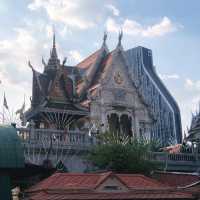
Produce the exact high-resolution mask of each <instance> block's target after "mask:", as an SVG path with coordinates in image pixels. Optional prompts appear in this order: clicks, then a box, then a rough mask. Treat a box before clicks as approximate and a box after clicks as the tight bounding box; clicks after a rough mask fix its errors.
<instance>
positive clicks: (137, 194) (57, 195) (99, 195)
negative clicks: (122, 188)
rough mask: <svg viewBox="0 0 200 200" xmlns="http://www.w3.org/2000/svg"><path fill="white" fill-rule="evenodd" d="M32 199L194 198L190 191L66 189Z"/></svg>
mask: <svg viewBox="0 0 200 200" xmlns="http://www.w3.org/2000/svg"><path fill="white" fill-rule="evenodd" d="M29 199H30V200H38V199H42V200H56V199H59V200H72V199H73V200H84V199H88V200H96V199H102V200H104V199H105V200H109V199H116V200H117V199H194V198H193V196H192V195H191V194H189V193H184V192H177V191H169V190H163V191H144V190H140V191H130V192H119V193H108V192H106V193H105V192H104V193H103V192H95V193H92V192H86V193H67V192H64V191H42V192H40V193H38V194H36V195H33V196H32V197H31V198H29Z"/></svg>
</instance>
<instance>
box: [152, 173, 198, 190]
mask: <svg viewBox="0 0 200 200" xmlns="http://www.w3.org/2000/svg"><path fill="white" fill-rule="evenodd" d="M155 178H156V179H157V180H158V181H160V182H162V183H164V184H167V185H169V186H175V187H181V186H186V185H189V184H192V183H195V182H197V181H200V177H199V176H198V175H193V174H186V173H173V172H172V173H170V172H166V173H163V172H157V173H155Z"/></svg>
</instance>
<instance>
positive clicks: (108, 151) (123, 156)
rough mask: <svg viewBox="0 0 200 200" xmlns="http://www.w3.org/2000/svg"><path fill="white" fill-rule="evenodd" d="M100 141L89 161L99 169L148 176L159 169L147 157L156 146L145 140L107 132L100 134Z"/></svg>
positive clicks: (91, 152) (91, 153) (92, 151)
mask: <svg viewBox="0 0 200 200" xmlns="http://www.w3.org/2000/svg"><path fill="white" fill-rule="evenodd" d="M98 139H99V145H97V146H95V147H94V148H93V149H92V150H91V151H90V153H89V156H88V159H89V161H91V162H92V163H93V164H94V165H95V166H96V167H97V168H98V169H101V170H112V171H116V172H119V173H144V174H148V173H150V172H151V171H152V170H154V169H156V167H157V164H156V163H154V162H152V161H150V160H149V159H148V156H147V155H148V151H150V150H151V148H153V147H154V144H153V143H152V142H149V141H148V140H146V139H144V138H140V139H138V138H135V137H131V138H130V137H127V136H122V135H120V134H114V133H109V132H107V133H103V134H100V136H98Z"/></svg>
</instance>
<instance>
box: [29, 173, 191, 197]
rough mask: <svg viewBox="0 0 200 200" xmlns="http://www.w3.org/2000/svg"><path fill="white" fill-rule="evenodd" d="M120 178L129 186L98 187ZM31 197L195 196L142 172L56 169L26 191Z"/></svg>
mask: <svg viewBox="0 0 200 200" xmlns="http://www.w3.org/2000/svg"><path fill="white" fill-rule="evenodd" d="M109 177H110V178H113V177H115V178H117V179H118V180H119V181H120V182H121V183H122V184H124V185H125V186H126V187H127V188H128V189H129V190H128V191H123V192H122V191H119V192H104V191H102V192H99V191H97V190H96V188H97V187H99V186H100V185H101V183H103V182H104V181H105V180H107V179H108V178H109ZM26 194H28V196H29V199H30V200H36V199H43V200H55V199H59V200H65V199H66V200H67V199H68V200H87V199H88V200H98V199H99V200H104V199H105V200H109V199H113V200H114V199H116V200H117V199H193V197H192V194H191V193H189V192H182V191H177V190H175V189H174V188H172V187H168V186H167V187H166V185H164V184H162V183H160V182H158V181H157V180H154V179H152V178H148V177H146V176H144V175H139V174H114V173H112V172H107V173H100V174H89V173H76V174H75V173H55V174H53V175H52V176H50V177H49V178H47V179H45V180H43V181H42V182H40V183H38V184H37V185H36V186H33V187H31V188H30V189H29V190H27V191H26Z"/></svg>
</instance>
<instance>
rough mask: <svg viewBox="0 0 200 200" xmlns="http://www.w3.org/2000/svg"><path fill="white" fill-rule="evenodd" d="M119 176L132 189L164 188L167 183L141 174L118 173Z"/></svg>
mask: <svg viewBox="0 0 200 200" xmlns="http://www.w3.org/2000/svg"><path fill="white" fill-rule="evenodd" d="M117 176H118V177H119V178H120V179H121V180H122V181H123V182H124V183H125V184H126V185H127V186H128V187H129V188H131V189H138V188H145V189H147V188H151V189H152V188H164V187H165V185H164V184H162V183H160V182H158V181H157V180H154V179H152V178H149V177H146V176H144V175H140V174H134V175H132V174H117Z"/></svg>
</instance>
